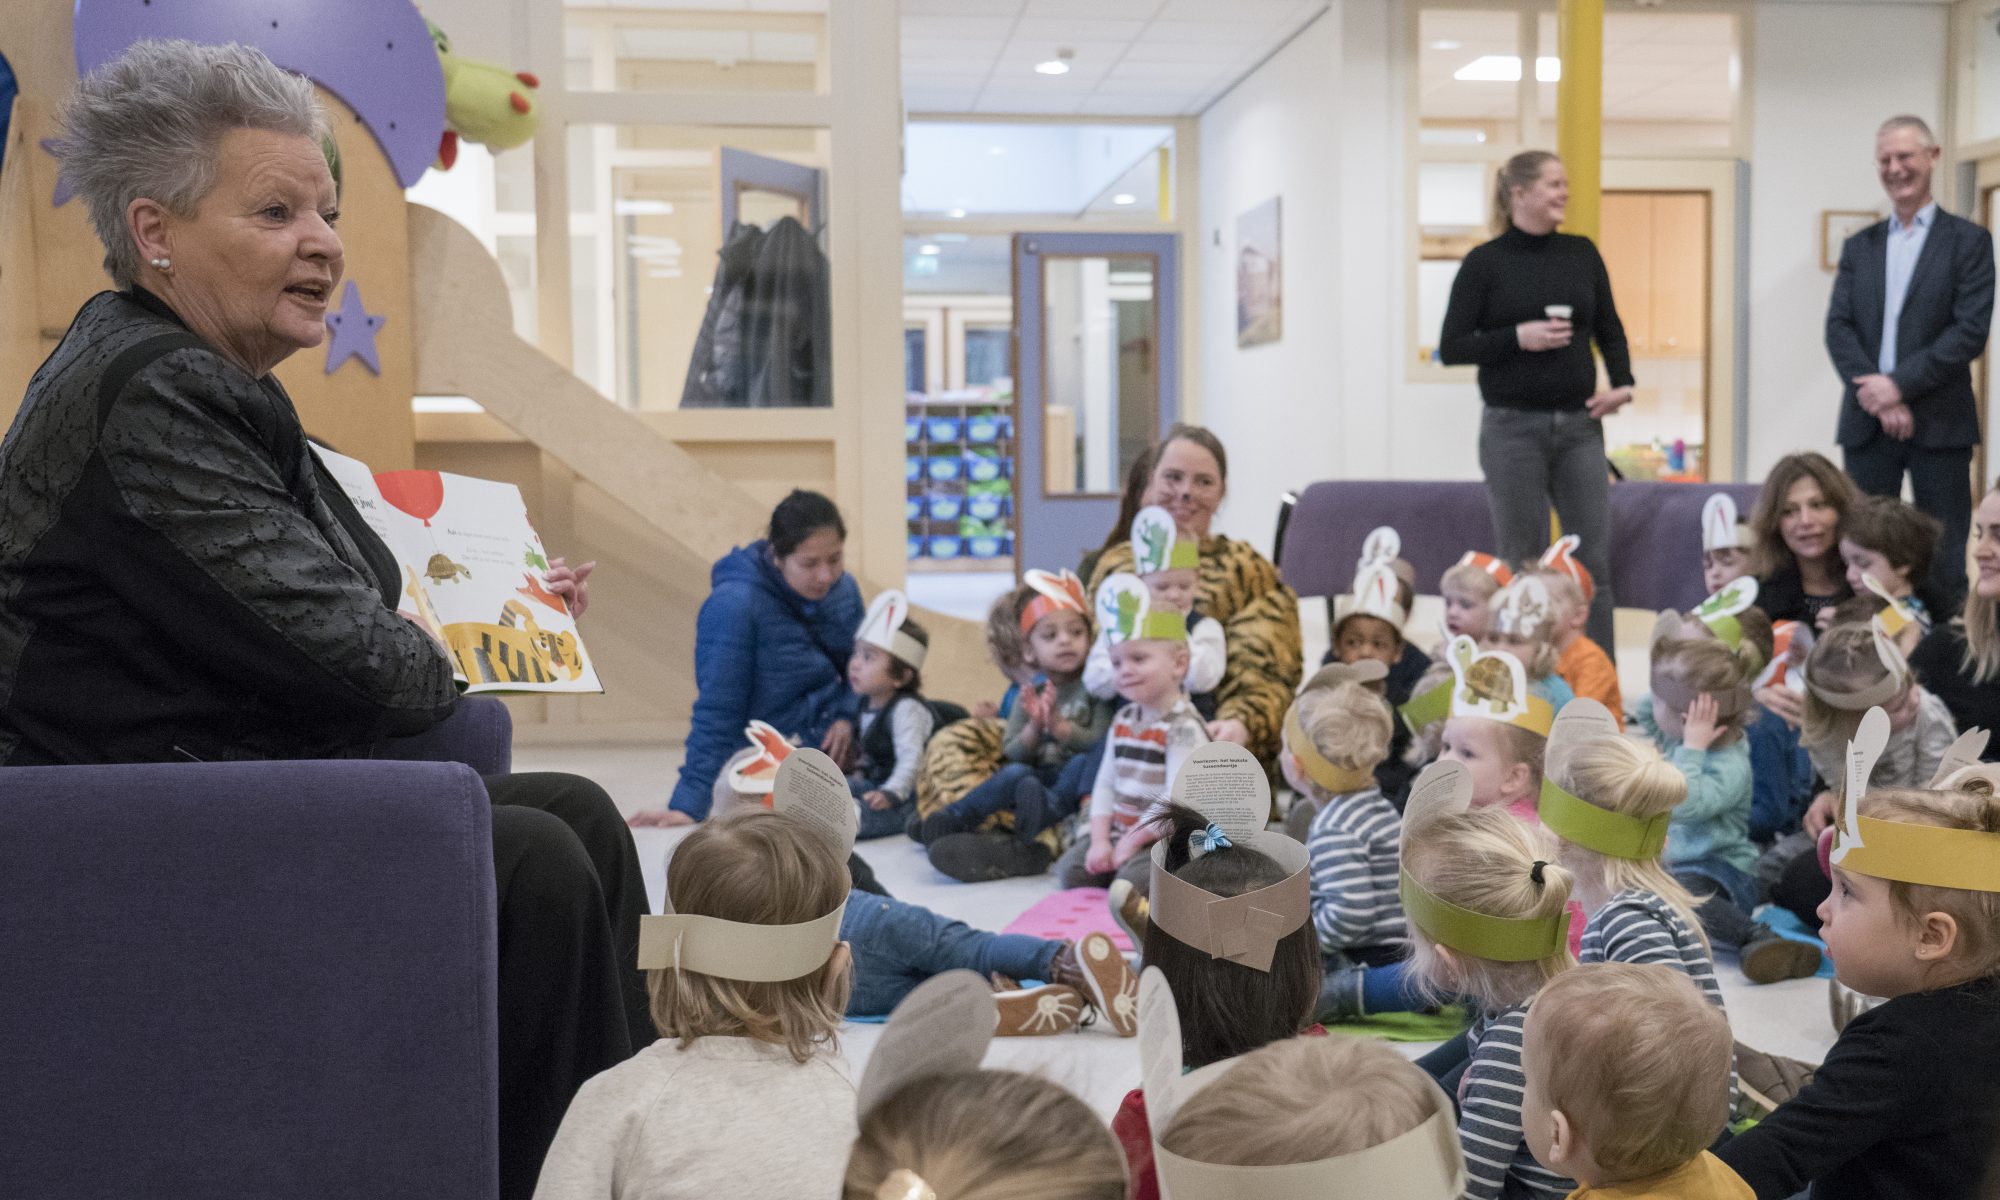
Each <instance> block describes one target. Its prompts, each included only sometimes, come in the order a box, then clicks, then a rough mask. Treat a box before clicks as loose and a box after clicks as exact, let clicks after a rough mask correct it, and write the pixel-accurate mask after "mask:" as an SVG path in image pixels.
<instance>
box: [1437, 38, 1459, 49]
mask: <svg viewBox="0 0 2000 1200" xmlns="http://www.w3.org/2000/svg"><path fill="white" fill-rule="evenodd" d="M1464 45H1465V43H1464V42H1455V41H1453V40H1452V39H1450V38H1439V39H1438V40H1437V41H1435V42H1432V43H1431V49H1433V50H1457V49H1459V48H1461V47H1462V46H1464Z"/></svg>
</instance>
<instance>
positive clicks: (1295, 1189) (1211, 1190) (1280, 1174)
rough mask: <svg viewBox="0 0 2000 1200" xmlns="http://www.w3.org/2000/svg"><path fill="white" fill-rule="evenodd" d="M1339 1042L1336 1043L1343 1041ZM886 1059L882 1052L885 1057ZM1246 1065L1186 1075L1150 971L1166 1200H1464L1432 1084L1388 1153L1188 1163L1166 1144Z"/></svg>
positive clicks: (1148, 1001)
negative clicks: (1415, 1118)
mask: <svg viewBox="0 0 2000 1200" xmlns="http://www.w3.org/2000/svg"><path fill="white" fill-rule="evenodd" d="M1337 1036H1338V1035H1336V1037H1337ZM878 1053H879V1052H878ZM1242 1061H1243V1060H1242V1059H1240V1058H1232V1059H1224V1060H1223V1061H1221V1062H1218V1063H1210V1064H1209V1065H1208V1066H1206V1067H1202V1068H1200V1069H1198V1070H1195V1071H1188V1070H1186V1069H1185V1067H1184V1065H1183V1064H1184V1062H1185V1059H1184V1058H1183V1052H1182V1049H1181V1018H1180V1009H1179V1006H1178V1005H1176V1004H1175V1002H1174V992H1173V989H1172V988H1171V987H1169V986H1168V984H1167V977H1166V976H1165V975H1163V974H1161V973H1160V969H1159V968H1158V967H1147V968H1146V971H1145V974H1143V975H1141V976H1140V977H1139V1062H1140V1070H1141V1072H1142V1074H1141V1079H1142V1081H1143V1084H1144V1089H1145V1096H1146V1116H1147V1123H1148V1124H1149V1125H1151V1126H1152V1137H1153V1166H1154V1169H1155V1170H1156V1171H1157V1172H1158V1174H1159V1181H1160V1194H1161V1196H1163V1197H1164V1198H1165V1200H1241V1198H1242V1197H1245V1196H1254V1197H1256V1198H1257V1200H1375V1197H1379V1196H1395V1197H1398V1198H1399V1200H1456V1198H1457V1197H1458V1196H1460V1195H1461V1194H1463V1192H1464V1190H1465V1157H1464V1153H1463V1151H1462V1150H1460V1148H1459V1140H1458V1123H1457V1118H1456V1116H1455V1114H1454V1113H1453V1110H1452V1106H1451V1100H1450V1099H1449V1098H1447V1097H1446V1096H1445V1094H1444V1092H1443V1091H1441V1090H1440V1089H1439V1088H1438V1086H1437V1085H1436V1084H1435V1083H1431V1082H1430V1081H1428V1080H1426V1081H1425V1099H1426V1105H1425V1108H1426V1114H1425V1116H1424V1119H1423V1120H1422V1121H1420V1122H1418V1124H1417V1126H1416V1127H1415V1128H1414V1129H1411V1130H1409V1131H1408V1132H1406V1133H1403V1134H1400V1135H1398V1136H1396V1137H1393V1138H1390V1139H1389V1140H1388V1141H1386V1142H1383V1143H1381V1144H1380V1145H1376V1146H1370V1147H1368V1148H1367V1149H1365V1150H1356V1151H1353V1152H1351V1153H1348V1154H1339V1155H1335V1156H1334V1157H1332V1158H1322V1159H1319V1160H1317V1161H1314V1162H1305V1163H1284V1164H1273V1165H1261V1166H1232V1165H1225V1164H1222V1163H1206V1162H1199V1161H1197V1160H1195V1159H1191V1158H1183V1157H1181V1156H1180V1155H1178V1154H1175V1153H1174V1152H1173V1151H1171V1150H1169V1149H1167V1148H1166V1147H1165V1146H1163V1145H1161V1144H1160V1135H1161V1134H1162V1133H1164V1132H1165V1131H1166V1130H1167V1129H1168V1128H1169V1127H1170V1126H1171V1125H1172V1124H1173V1120H1174V1117H1175V1116H1176V1115H1177V1114H1178V1113H1179V1112H1180V1111H1181V1109H1182V1108H1183V1107H1184V1106H1185V1105H1186V1104H1187V1102H1188V1101H1189V1100H1191V1099H1193V1098H1194V1097H1195V1095H1196V1094H1198V1093H1199V1092H1201V1091H1202V1089H1204V1088H1207V1087H1210V1086H1212V1085H1214V1084H1215V1083H1216V1082H1217V1081H1218V1080H1220V1079H1221V1078H1223V1077H1224V1076H1225V1075H1227V1074H1228V1073H1229V1072H1230V1071H1231V1070H1233V1069H1234V1068H1235V1067H1236V1066H1237V1065H1238V1064H1239V1063H1241V1062H1242Z"/></svg>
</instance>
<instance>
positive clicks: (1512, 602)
mask: <svg viewBox="0 0 2000 1200" xmlns="http://www.w3.org/2000/svg"><path fill="white" fill-rule="evenodd" d="M1491 607H1492V609H1493V632H1494V633H1497V634H1500V635H1502V636H1505V637H1515V638H1521V639H1522V640H1524V641H1548V640H1550V639H1552V638H1554V637H1555V620H1556V606H1555V601H1554V599H1553V598H1552V597H1551V596H1550V595H1549V585H1548V583H1547V582H1546V581H1544V580H1542V579H1539V578H1537V577H1535V576H1533V575H1528V576H1524V577H1522V578H1520V579H1516V580H1515V581H1514V582H1512V583H1510V584H1508V585H1507V586H1506V587H1504V588H1501V589H1500V593H1499V594H1498V595H1496V596H1494V597H1493V601H1492V606H1491Z"/></svg>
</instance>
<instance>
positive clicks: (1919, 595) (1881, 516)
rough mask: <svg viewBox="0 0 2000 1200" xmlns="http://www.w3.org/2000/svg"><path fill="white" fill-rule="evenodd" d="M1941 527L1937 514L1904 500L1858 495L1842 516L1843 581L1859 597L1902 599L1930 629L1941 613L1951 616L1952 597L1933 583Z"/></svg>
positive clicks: (1946, 616) (1916, 617)
mask: <svg viewBox="0 0 2000 1200" xmlns="http://www.w3.org/2000/svg"><path fill="white" fill-rule="evenodd" d="M1942 528H1943V527H1942V526H1940V525H1939V524H1938V521H1937V518H1935V517H1933V516H1931V515H1930V514H1928V513H1926V512H1923V511H1921V510H1920V509H1918V508H1917V507H1916V506H1914V505H1912V504H1909V503H1908V502H1906V501H1903V500H1900V499H1897V498H1895V497H1891V496H1862V497H1860V498H1859V499H1857V500H1856V501H1855V502H1854V503H1853V504H1851V505H1849V506H1848V509H1847V511H1846V512H1845V513H1844V514H1842V515H1841V518H1840V558H1841V561H1842V562H1844V563H1846V564H1847V586H1848V587H1851V588H1853V589H1854V594H1855V595H1857V596H1858V595H1861V594H1863V593H1864V592H1869V591H1875V592H1878V593H1880V594H1881V595H1883V596H1884V598H1885V599H1888V600H1890V601H1891V602H1895V601H1900V602H1901V603H1902V605H1903V606H1904V607H1905V608H1907V609H1908V610H1909V611H1910V612H1911V613H1912V614H1913V615H1914V617H1915V619H1916V622H1917V624H1918V626H1920V627H1921V629H1922V631H1923V632H1924V633H1926V634H1928V633H1929V632H1930V631H1931V627H1932V626H1933V625H1934V624H1935V623H1936V622H1937V620H1938V619H1939V618H1940V617H1943V618H1945V619H1949V618H1950V617H1951V600H1950V598H1949V597H1947V596H1945V595H1943V594H1942V593H1940V592H1939V591H1938V590H1937V587H1936V585H1935V584H1933V583H1932V582H1931V557H1932V555H1933V554H1934V553H1935V552H1936V549H1937V543H1938V533H1939V531H1940V530H1941V529H1942ZM1871 579H1872V580H1874V581H1875V584H1874V586H1873V587H1871V586H1870V585H1869V583H1868V580H1871ZM1891 636H1894V635H1893V634H1892V635H1891Z"/></svg>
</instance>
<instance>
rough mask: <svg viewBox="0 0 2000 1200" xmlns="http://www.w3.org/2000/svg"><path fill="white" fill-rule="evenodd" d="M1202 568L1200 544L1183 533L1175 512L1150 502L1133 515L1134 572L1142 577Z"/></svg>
mask: <svg viewBox="0 0 2000 1200" xmlns="http://www.w3.org/2000/svg"><path fill="white" fill-rule="evenodd" d="M1200 569H1201V543H1199V542H1197V541H1195V540H1194V539H1193V538H1184V537H1182V536H1181V531H1180V527H1179V526H1177V525H1175V524H1174V517H1173V514H1172V513H1170V512H1168V511H1167V510H1166V509H1164V508H1161V507H1160V506H1159V505H1157V504H1149V505H1147V506H1146V507H1144V508H1142V509H1140V510H1139V511H1138V512H1137V513H1136V514H1134V516H1133V517H1132V573H1133V574H1134V575H1137V576H1139V577H1140V578H1141V579H1143V578H1145V577H1146V576H1148V575H1156V574H1158V573H1159V572H1161V571H1196V570H1200Z"/></svg>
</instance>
